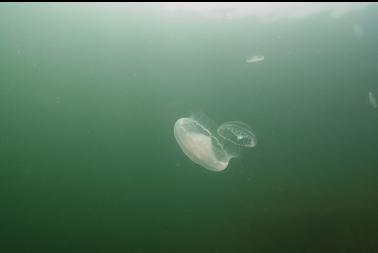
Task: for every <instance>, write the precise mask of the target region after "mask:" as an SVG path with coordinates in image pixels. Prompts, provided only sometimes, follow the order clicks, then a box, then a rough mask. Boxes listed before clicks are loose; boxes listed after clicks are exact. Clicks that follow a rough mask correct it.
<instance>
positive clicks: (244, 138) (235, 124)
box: [217, 121, 257, 148]
mask: <svg viewBox="0 0 378 253" xmlns="http://www.w3.org/2000/svg"><path fill="white" fill-rule="evenodd" d="M217 132H218V134H219V136H221V137H222V138H223V139H225V140H227V141H229V142H231V143H233V144H235V145H238V146H243V147H251V148H252V147H254V146H256V145H257V138H256V136H255V135H254V134H253V133H252V129H251V127H250V126H248V125H247V124H245V123H243V122H240V121H229V122H225V123H223V124H222V125H220V126H219V127H218V129H217Z"/></svg>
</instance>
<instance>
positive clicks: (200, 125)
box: [174, 117, 256, 171]
mask: <svg viewBox="0 0 378 253" xmlns="http://www.w3.org/2000/svg"><path fill="white" fill-rule="evenodd" d="M231 123H232V124H233V125H232V124H231ZM238 123H239V125H236V127H235V122H228V123H224V124H222V125H221V126H220V127H222V128H221V130H220V132H221V134H222V135H224V136H222V135H218V132H219V128H220V127H218V130H215V129H216V127H214V126H213V125H212V124H211V121H210V120H209V119H208V120H206V119H204V118H195V117H189V118H181V119H179V120H177V121H176V123H175V125H174V136H175V138H176V141H177V143H178V144H179V146H180V148H181V149H182V151H183V152H184V153H185V155H186V156H188V157H189V158H190V159H191V160H192V161H193V162H194V163H196V164H198V165H200V166H202V167H204V168H206V169H208V170H211V171H222V170H224V169H226V168H227V166H228V164H229V161H230V160H231V159H232V158H235V157H238V156H239V154H240V153H239V151H238V148H240V146H244V147H253V146H255V145H256V137H255V136H254V135H253V134H252V136H253V145H252V144H251V142H252V141H251V138H250V137H247V136H246V135H247V134H251V133H252V132H251V131H250V130H249V128H246V126H248V125H246V124H245V126H244V125H242V124H243V123H242V122H238ZM225 124H226V125H225ZM227 124H228V125H227ZM232 126H234V128H232ZM242 127H244V128H242ZM230 129H233V130H232V131H234V134H230V133H227V131H231V130H230ZM237 131H239V132H237ZM229 135H235V136H236V137H235V138H236V139H238V141H239V142H240V144H234V143H233V141H232V138H233V137H231V136H229ZM248 138H249V141H247V139H248Z"/></svg>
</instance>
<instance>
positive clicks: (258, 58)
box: [245, 54, 265, 63]
mask: <svg viewBox="0 0 378 253" xmlns="http://www.w3.org/2000/svg"><path fill="white" fill-rule="evenodd" d="M263 60H265V56H264V55H262V54H259V55H254V56H252V57H248V58H247V59H246V60H245V61H246V63H259V62H262V61H263Z"/></svg>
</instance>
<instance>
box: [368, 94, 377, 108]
mask: <svg viewBox="0 0 378 253" xmlns="http://www.w3.org/2000/svg"><path fill="white" fill-rule="evenodd" d="M368 100H369V104H370V106H371V107H372V108H373V109H377V107H378V104H377V99H376V98H375V96H374V94H373V92H371V91H369V93H368Z"/></svg>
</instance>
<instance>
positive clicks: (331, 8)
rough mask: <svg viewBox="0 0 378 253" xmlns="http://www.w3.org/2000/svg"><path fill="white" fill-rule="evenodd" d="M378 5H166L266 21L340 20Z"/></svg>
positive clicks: (185, 9) (208, 13) (177, 8)
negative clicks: (325, 16)
mask: <svg viewBox="0 0 378 253" xmlns="http://www.w3.org/2000/svg"><path fill="white" fill-rule="evenodd" d="M372 4H375V5H377V3H357V2H355V3H353V2H352V3H337V2H336V3H321V2H318V3H280V2H277V3H272V2H269V3H265V2H261V3H257V2H250V3H237V2H235V3H231V2H220V3H215V2H209V3H199V2H197V3H165V4H164V8H165V9H167V10H170V11H190V12H195V13H199V14H201V15H204V16H206V17H210V18H225V19H233V18H243V17H248V16H255V17H258V18H262V19H264V20H277V19H281V18H302V17H308V16H311V15H314V14H319V13H328V14H329V15H330V16H331V17H333V18H337V17H341V16H343V15H345V14H347V13H349V12H351V11H355V10H360V9H363V8H365V7H366V6H368V5H372Z"/></svg>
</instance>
